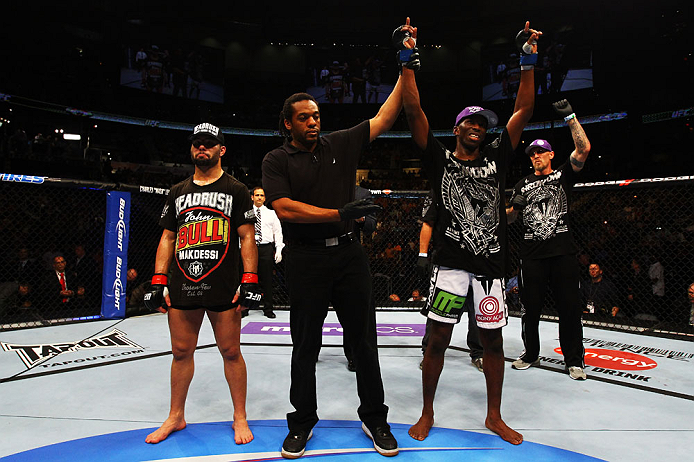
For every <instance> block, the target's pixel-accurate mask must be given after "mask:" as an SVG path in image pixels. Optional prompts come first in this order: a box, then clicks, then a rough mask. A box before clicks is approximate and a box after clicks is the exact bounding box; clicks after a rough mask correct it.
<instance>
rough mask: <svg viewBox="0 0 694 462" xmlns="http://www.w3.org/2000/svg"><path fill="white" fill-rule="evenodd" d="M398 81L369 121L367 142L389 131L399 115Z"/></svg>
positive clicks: (400, 103) (399, 89) (400, 97)
mask: <svg viewBox="0 0 694 462" xmlns="http://www.w3.org/2000/svg"><path fill="white" fill-rule="evenodd" d="M400 80H401V79H400V78H398V81H397V83H396V84H395V88H393V91H392V92H391V94H390V95H388V99H386V102H385V103H383V104H382V105H381V108H380V109H379V110H378V114H376V115H375V116H374V117H373V118H372V119H370V120H369V141H373V140H375V139H376V138H377V137H378V136H379V135H381V134H382V133H385V132H387V131H388V130H390V127H392V126H393V124H394V123H395V120H397V118H398V116H399V115H400V111H401V110H402V84H401V83H400Z"/></svg>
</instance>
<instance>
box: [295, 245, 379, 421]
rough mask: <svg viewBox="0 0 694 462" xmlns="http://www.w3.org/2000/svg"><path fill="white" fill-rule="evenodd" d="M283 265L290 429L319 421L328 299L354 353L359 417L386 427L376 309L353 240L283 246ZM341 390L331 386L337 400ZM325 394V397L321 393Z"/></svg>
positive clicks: (367, 273) (367, 274)
mask: <svg viewBox="0 0 694 462" xmlns="http://www.w3.org/2000/svg"><path fill="white" fill-rule="evenodd" d="M285 269H286V275H287V276H286V277H287V286H288V289H289V301H290V315H289V320H290V327H291V335H292V344H293V349H292V367H291V387H290V391H289V400H290V401H291V403H292V405H293V406H294V408H295V409H296V410H295V411H294V412H290V413H288V414H287V425H288V427H289V430H290V431H299V430H306V431H308V430H309V429H311V428H313V426H314V425H315V424H316V423H317V422H318V413H317V408H318V406H317V401H316V360H317V359H318V354H319V352H320V349H321V344H322V334H323V321H324V320H325V316H326V315H327V312H328V304H329V303H331V302H332V305H333V307H334V308H335V312H336V313H337V317H338V319H339V321H340V324H342V328H343V335H344V342H345V344H347V345H348V346H349V348H350V349H351V351H352V354H353V356H354V365H355V366H356V369H357V372H356V376H357V393H358V395H359V399H360V405H359V408H358V409H357V413H358V415H359V418H360V419H361V420H362V422H364V423H365V424H366V425H367V426H368V427H369V428H374V427H376V426H382V425H387V424H386V416H387V414H388V406H386V405H385V404H384V403H383V401H384V393H383V382H382V380H381V369H380V366H379V363H378V349H377V344H376V313H375V310H374V308H373V306H372V305H371V303H370V302H369V300H370V298H371V274H370V270H369V263H368V260H367V257H366V254H365V253H364V250H363V249H362V247H361V244H360V243H359V242H358V241H351V242H347V243H342V244H340V245H337V246H332V247H325V246H316V245H303V244H291V243H289V244H287V247H286V254H285ZM345 391H346V390H331V393H330V396H329V397H330V398H331V399H339V396H340V394H341V393H344V392H345ZM326 398H328V396H327V395H326Z"/></svg>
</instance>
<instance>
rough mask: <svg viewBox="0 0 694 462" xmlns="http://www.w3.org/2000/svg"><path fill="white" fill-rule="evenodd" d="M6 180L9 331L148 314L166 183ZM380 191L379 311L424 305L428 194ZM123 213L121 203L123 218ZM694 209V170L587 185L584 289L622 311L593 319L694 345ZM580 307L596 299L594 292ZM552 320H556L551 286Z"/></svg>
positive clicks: (510, 279)
mask: <svg viewBox="0 0 694 462" xmlns="http://www.w3.org/2000/svg"><path fill="white" fill-rule="evenodd" d="M0 180H2V181H0V197H1V198H2V203H3V204H5V205H4V213H3V214H2V220H1V221H0V228H1V230H2V236H3V238H2V239H0V246H2V251H0V330H11V329H21V328H28V327H38V326H46V325H54V324H59V323H66V322H76V321H88V320H93V319H101V318H110V317H124V316H132V315H139V314H144V313H146V309H145V308H144V306H143V303H142V300H143V296H144V294H145V292H146V291H147V289H148V286H149V280H150V278H151V276H152V272H153V267H154V257H155V253H156V248H157V245H158V242H159V238H160V236H161V228H160V227H159V225H158V221H159V217H160V214H161V211H162V208H163V205H164V202H165V200H166V195H167V194H168V190H167V189H162V188H154V187H148V186H137V185H126V184H109V183H97V182H86V181H79V180H67V179H59V178H50V177H32V176H25V175H10V174H0ZM114 191H115V192H119V193H125V194H129V197H130V204H129V210H125V213H126V214H127V215H128V218H129V227H128V228H127V234H126V235H125V239H126V241H127V247H126V248H127V257H126V258H127V260H125V258H124V259H123V261H127V271H126V269H125V268H120V267H119V268H118V270H117V272H118V276H119V277H120V279H121V281H122V284H121V283H118V284H117V283H115V282H108V281H107V274H106V273H107V272H108V271H106V270H105V269H104V268H105V263H104V262H105V260H108V259H109V258H110V257H109V252H108V249H107V248H106V247H107V246H108V245H109V244H107V242H109V241H108V236H109V234H111V231H109V230H108V229H107V228H108V221H109V218H108V215H107V202H108V196H109V195H110V194H111V193H112V192H114ZM371 193H372V195H373V197H374V200H375V201H376V202H377V203H378V204H380V205H381V206H382V207H383V211H382V212H380V213H379V214H378V215H377V220H378V222H377V223H378V224H377V228H376V231H375V232H374V233H373V234H371V235H369V236H366V235H364V236H362V245H363V246H364V248H365V250H366V252H367V254H368V256H369V259H370V269H371V276H372V281H373V297H374V301H375V304H376V307H377V310H396V311H397V310H419V309H421V307H422V306H423V304H424V302H423V301H410V298H412V296H413V291H419V292H420V294H422V295H423V296H425V295H426V294H427V293H428V283H429V282H428V278H420V277H418V276H417V272H416V263H417V258H418V253H419V232H420V229H421V212H422V206H423V203H424V199H425V197H426V195H427V192H426V191H390V190H372V191H371ZM509 197H510V191H507V197H506V199H507V200H508V199H509ZM122 203H123V201H122V200H121V204H122ZM123 213H124V210H123V209H122V208H121V210H120V214H121V216H120V219H118V221H122V219H123ZM693 216H694V176H682V177H669V178H648V179H639V180H625V181H606V182H596V183H578V184H576V185H575V187H574V194H573V207H572V225H573V232H574V237H575V240H576V243H577V246H578V248H579V252H578V254H577V258H576V264H577V265H579V267H580V269H579V271H580V277H581V285H582V287H584V288H588V289H589V288H590V285H591V277H590V275H589V269H588V268H589V266H590V265H592V264H597V265H599V267H600V270H601V271H602V275H603V278H604V279H603V280H604V281H608V282H609V285H610V288H611V290H610V295H609V298H610V300H609V305H610V306H612V307H617V308H618V310H613V309H604V310H601V309H595V310H594V312H592V313H590V312H587V311H588V309H587V308H586V309H585V310H584V315H583V322H584V324H585V325H591V326H595V327H602V328H607V329H617V330H623V331H628V332H637V333H644V334H651V335H659V336H667V337H674V338H680V339H688V340H693V339H694V329H693V326H692V321H693V319H692V318H693V317H694V304H693V303H692V301H691V300H689V299H688V295H687V291H688V288H689V286H690V285H692V283H694V222H693V221H692V217H693ZM520 221H521V220H517V222H515V223H513V224H510V225H509V228H508V230H509V233H508V241H509V242H508V246H509V261H508V264H507V268H508V271H507V275H506V303H507V306H508V309H509V313H510V315H511V316H520V315H521V310H522V304H521V302H520V298H519V293H518V292H519V290H518V289H516V287H517V285H518V284H517V275H518V271H519V258H518V248H519V242H520V240H521V239H522V231H521V226H520V224H519V222H520ZM120 226H121V227H122V224H121V225H120ZM121 231H122V230H121ZM120 237H121V238H122V237H123V236H122V235H121V236H120ZM119 245H120V241H119ZM56 257H57V258H56ZM60 257H62V258H63V259H64V260H65V261H66V270H65V274H66V275H68V278H67V281H68V289H70V288H72V289H74V294H73V295H72V296H71V297H68V298H67V299H66V297H62V296H59V295H57V294H56V293H55V292H56V289H55V287H56V280H57V279H56V278H55V272H54V269H53V264H54V262H55V261H56V260H58V261H60ZM119 264H120V263H119ZM104 281H107V282H104ZM274 284H275V295H274V305H275V308H276V309H288V304H289V301H288V294H287V290H286V284H285V273H284V264H283V262H280V263H279V264H277V265H275V271H274ZM114 290H115V295H116V304H117V305H121V304H122V305H124V306H125V307H126V308H125V309H119V310H116V311H113V310H112V309H111V310H109V309H108V305H109V304H110V305H113V291H114ZM58 292H59V289H58ZM109 292H110V296H109ZM586 292H587V291H586V290H582V294H583V293H586ZM119 297H120V298H121V299H122V303H121V302H120V301H119V300H118V298H119ZM581 303H582V306H587V305H586V300H585V299H583V300H581ZM121 308H122V307H121ZM615 311H616V313H615ZM542 316H543V319H545V320H550V321H551V320H556V319H557V311H556V309H555V307H554V302H553V298H552V294H551V291H548V294H547V297H546V301H545V306H544V309H543V314H542Z"/></svg>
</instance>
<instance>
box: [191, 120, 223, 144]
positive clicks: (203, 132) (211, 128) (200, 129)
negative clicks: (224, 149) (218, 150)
mask: <svg viewBox="0 0 694 462" xmlns="http://www.w3.org/2000/svg"><path fill="white" fill-rule="evenodd" d="M203 136H206V137H208V138H214V139H215V140H217V141H219V144H221V145H222V146H224V133H222V130H221V129H220V128H219V127H217V126H215V125H212V124H210V123H207V122H205V123H201V124H200V125H196V126H195V128H194V129H193V133H192V134H191V135H190V136H189V137H188V139H189V140H190V141H193V140H195V139H196V138H201V137H203Z"/></svg>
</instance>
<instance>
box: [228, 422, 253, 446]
mask: <svg viewBox="0 0 694 462" xmlns="http://www.w3.org/2000/svg"><path fill="white" fill-rule="evenodd" d="M231 428H233V429H234V441H235V442H236V444H246V443H250V442H251V441H253V433H251V429H250V428H248V422H247V421H246V419H243V420H241V419H237V420H234V423H233V424H231Z"/></svg>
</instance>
